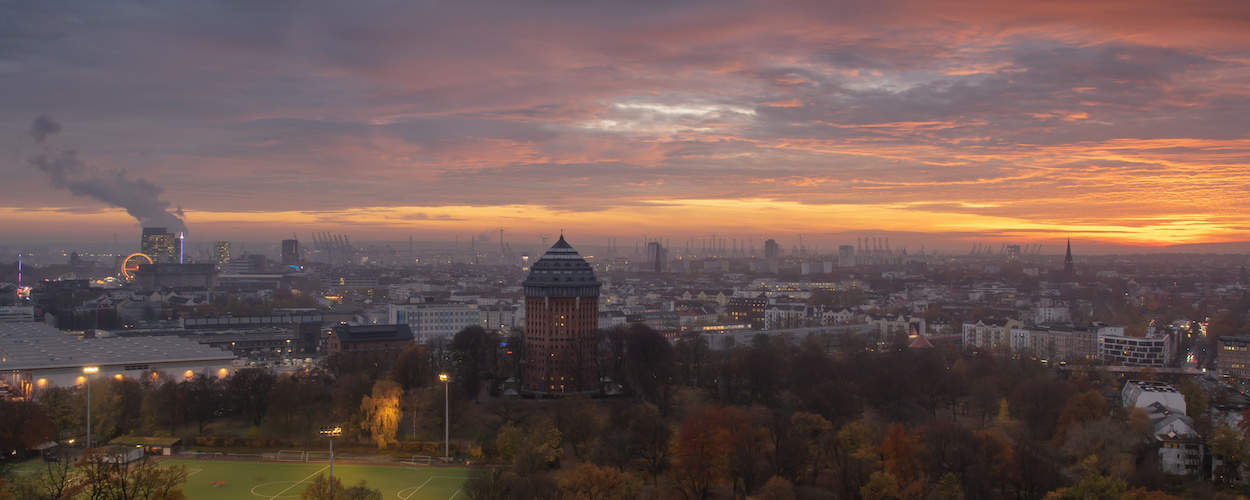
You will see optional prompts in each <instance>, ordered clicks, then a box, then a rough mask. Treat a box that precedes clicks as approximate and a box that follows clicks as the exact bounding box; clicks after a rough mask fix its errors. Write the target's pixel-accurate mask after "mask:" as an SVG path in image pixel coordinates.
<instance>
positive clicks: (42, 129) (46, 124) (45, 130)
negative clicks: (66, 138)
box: [30, 115, 61, 144]
mask: <svg viewBox="0 0 1250 500" xmlns="http://www.w3.org/2000/svg"><path fill="white" fill-rule="evenodd" d="M60 131H61V124H60V123H57V122H56V121H55V120H53V119H52V117H50V116H48V115H39V116H37V117H35V121H33V122H31V123H30V136H31V137H33V138H34V139H35V144H43V141H44V140H46V139H47V138H48V136H50V135H52V134H55V133H57V132H60Z"/></svg>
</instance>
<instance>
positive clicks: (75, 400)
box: [37, 387, 85, 438]
mask: <svg viewBox="0 0 1250 500" xmlns="http://www.w3.org/2000/svg"><path fill="white" fill-rule="evenodd" d="M84 398H85V397H80V395H79V394H77V393H76V392H75V391H74V390H73V389H71V388H68V387H51V388H48V389H43V390H41V391H39V393H38V399H37V401H38V403H39V407H40V408H43V412H44V414H46V415H48V418H49V419H51V420H52V424H53V425H55V426H56V432H57V437H58V438H64V437H66V436H72V435H74V431H75V429H78V427H80V426H81V425H82V424H83V421H84V420H83V417H82V414H81V412H80V410H81V409H82V408H83V404H84V403H83V402H82V401H80V400H81V399H84Z"/></svg>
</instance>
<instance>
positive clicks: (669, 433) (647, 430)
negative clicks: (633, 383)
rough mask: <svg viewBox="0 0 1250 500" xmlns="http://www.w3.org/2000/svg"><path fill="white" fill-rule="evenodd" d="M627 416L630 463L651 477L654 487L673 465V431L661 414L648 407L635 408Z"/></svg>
mask: <svg viewBox="0 0 1250 500" xmlns="http://www.w3.org/2000/svg"><path fill="white" fill-rule="evenodd" d="M628 415H629V427H628V440H627V443H628V447H629V457H630V460H631V461H632V462H633V463H634V464H635V466H636V467H637V468H638V469H639V470H641V471H643V472H645V473H647V474H648V475H650V476H651V484H652V485H655V484H656V482H657V479H658V478H659V476H660V474H663V473H664V471H666V470H668V467H669V465H670V463H671V461H672V456H673V447H672V440H673V429H672V428H670V427H669V426H668V422H665V421H664V418H663V417H662V416H660V410H659V409H657V408H656V407H655V405H652V404H649V403H641V404H638V405H635V406H634V407H633V408H631V409H630V410H629V412H628Z"/></svg>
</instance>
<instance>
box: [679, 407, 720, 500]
mask: <svg viewBox="0 0 1250 500" xmlns="http://www.w3.org/2000/svg"><path fill="white" fill-rule="evenodd" d="M730 451H731V450H730V446H729V431H728V428H727V426H726V417H725V413H724V411H723V410H722V409H720V408H715V407H710V406H705V407H703V408H700V409H698V410H695V411H694V412H693V413H692V414H691V415H690V416H688V417H686V419H685V421H683V422H682V424H681V429H680V430H678V432H677V438H676V441H675V444H674V453H673V455H674V457H673V458H674V460H673V475H674V479H675V480H676V482H677V484H678V486H679V487H680V489H681V492H682V495H684V496H685V497H686V498H687V499H696V498H697V499H699V500H705V499H707V498H708V497H709V495H710V494H711V491H712V488H713V487H714V486H716V485H717V484H721V483H722V482H724V481H725V480H726V479H727V476H728V470H729V453H730Z"/></svg>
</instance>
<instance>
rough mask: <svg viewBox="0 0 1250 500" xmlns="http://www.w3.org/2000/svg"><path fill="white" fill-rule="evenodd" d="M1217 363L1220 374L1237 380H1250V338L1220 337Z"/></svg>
mask: <svg viewBox="0 0 1250 500" xmlns="http://www.w3.org/2000/svg"><path fill="white" fill-rule="evenodd" d="M1217 356H1218V360H1217V363H1218V365H1219V368H1220V372H1222V373H1223V374H1224V375H1227V376H1229V377H1233V378H1237V379H1247V378H1250V337H1247V336H1235V337H1234V336H1225V337H1220V348H1219V354H1218V355H1217Z"/></svg>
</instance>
